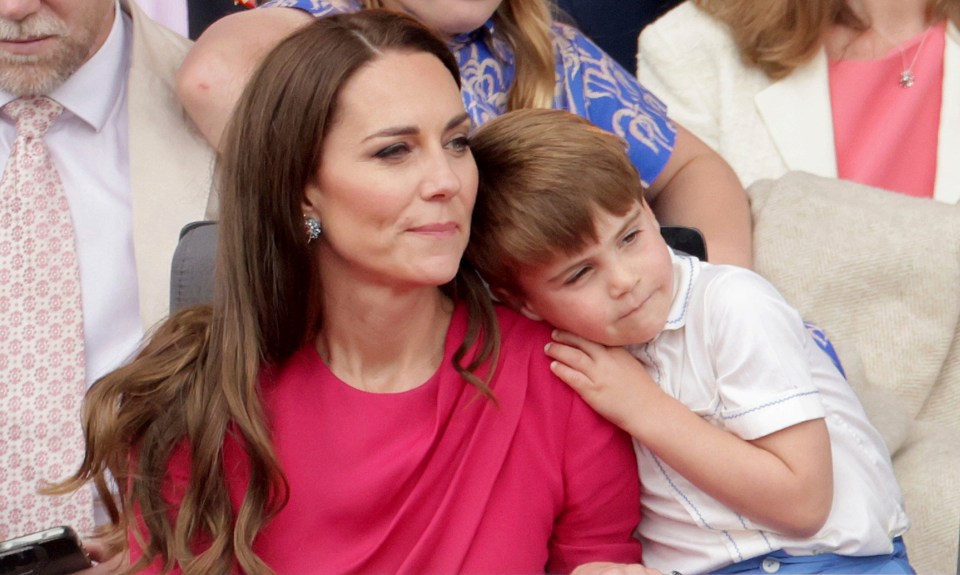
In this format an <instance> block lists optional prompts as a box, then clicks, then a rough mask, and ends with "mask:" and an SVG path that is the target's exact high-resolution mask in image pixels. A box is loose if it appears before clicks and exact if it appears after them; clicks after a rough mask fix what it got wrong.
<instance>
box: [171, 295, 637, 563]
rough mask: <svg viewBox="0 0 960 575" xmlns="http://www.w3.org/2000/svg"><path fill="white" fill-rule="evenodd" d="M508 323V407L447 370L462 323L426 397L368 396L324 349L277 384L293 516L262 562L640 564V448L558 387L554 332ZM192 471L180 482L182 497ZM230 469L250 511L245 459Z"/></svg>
mask: <svg viewBox="0 0 960 575" xmlns="http://www.w3.org/2000/svg"><path fill="white" fill-rule="evenodd" d="M499 316H500V325H501V328H502V330H503V343H502V352H501V361H500V365H499V367H498V369H497V376H496V377H495V379H494V381H493V390H494V393H495V394H496V398H497V402H496V403H494V402H492V401H489V400H487V399H484V398H482V397H478V394H477V392H476V391H475V388H473V387H472V386H470V385H469V384H466V383H465V382H464V381H463V379H462V378H461V377H460V376H459V375H457V374H456V372H455V371H454V370H453V369H452V368H450V367H449V366H450V358H451V357H452V355H453V353H454V352H455V351H456V348H457V346H458V345H459V342H460V341H461V340H462V338H463V336H464V333H465V329H466V314H465V310H464V309H463V308H462V307H461V308H458V310H457V312H456V314H455V316H454V319H453V321H452V324H451V327H450V330H449V333H448V335H447V344H446V359H445V360H444V363H443V367H441V369H440V370H439V371H438V372H437V373H436V374H435V375H434V376H433V377H432V378H431V379H430V380H428V381H427V382H426V383H424V384H423V385H421V386H420V387H418V388H416V389H413V390H410V391H407V392H404V393H397V394H371V393H366V392H363V391H359V390H357V389H355V388H352V387H350V386H348V385H347V384H345V383H344V382H342V381H340V380H338V379H337V378H336V377H335V376H334V375H333V374H332V373H331V372H330V371H329V369H327V367H326V366H325V365H324V363H323V362H322V361H321V359H320V357H319V356H318V355H317V353H316V351H315V350H314V349H313V348H312V347H307V348H304V349H302V350H301V351H300V352H298V353H297V354H296V355H295V356H294V357H293V358H292V359H291V360H290V361H289V362H288V364H287V365H286V366H284V368H283V369H282V370H281V371H280V372H279V373H278V375H277V376H276V378H274V379H272V380H271V381H269V382H265V383H264V385H263V390H264V400H265V404H266V408H267V411H268V413H269V416H270V419H271V421H272V422H273V435H274V440H275V444H276V449H277V453H278V456H279V458H280V461H281V462H282V465H283V468H284V471H285V473H286V476H287V479H288V481H289V483H290V500H289V503H288V504H287V506H286V507H285V508H284V509H283V510H282V511H281V512H280V514H279V515H278V516H277V517H276V518H275V519H274V520H273V521H272V522H271V523H270V524H269V525H268V526H267V527H266V528H265V530H264V531H262V532H261V535H260V537H259V538H258V539H257V541H256V544H255V550H256V551H257V553H258V554H259V555H260V556H261V557H262V558H263V559H264V560H265V561H266V562H267V563H268V564H269V565H270V566H271V567H272V568H273V569H275V570H276V572H277V573H280V574H285V573H289V574H298V575H301V574H310V573H351V572H352V573H419V574H424V573H486V574H493V573H504V574H505V573H537V572H544V571H545V570H546V571H549V572H555V573H556V572H568V571H570V570H571V569H572V568H573V567H575V566H576V565H578V564H581V563H583V562H587V561H591V560H611V561H630V562H635V561H638V560H639V559H640V545H639V543H638V542H637V541H636V540H634V539H632V537H631V533H632V531H633V529H634V527H635V526H636V524H637V522H638V521H639V482H638V480H637V471H636V463H635V460H634V455H633V451H632V448H631V445H630V440H629V438H628V437H627V436H626V435H625V434H623V433H622V432H621V431H619V430H618V429H616V428H614V427H612V426H611V425H610V424H609V423H607V422H606V421H604V420H602V419H601V418H599V417H598V416H597V415H596V414H595V413H594V412H593V411H592V410H590V409H589V408H588V407H587V406H586V404H584V403H583V402H582V401H581V400H580V398H579V397H577V396H576V395H575V394H574V393H573V392H572V391H571V390H570V389H569V388H568V387H567V386H566V385H564V384H563V383H562V382H560V381H559V380H557V379H556V378H554V377H553V376H552V374H551V373H550V371H549V369H548V359H547V358H546V356H545V355H544V353H543V346H544V344H545V343H546V342H547V341H549V329H548V328H547V327H546V326H544V325H542V324H537V323H533V322H531V321H529V320H527V319H525V318H523V317H521V316H519V315H517V314H515V313H513V312H510V311H508V310H505V309H501V310H500V311H499ZM188 457H189V456H188V454H187V453H186V451H185V450H180V452H179V453H178V456H177V458H176V460H175V461H174V462H173V463H172V466H171V474H172V475H173V476H176V477H179V480H178V481H176V482H177V483H180V484H181V486H182V482H183V481H185V479H186V477H187V473H186V463H187V461H188ZM225 458H226V465H227V468H228V470H230V471H229V472H228V477H229V480H230V487H231V492H232V498H233V502H234V505H235V506H239V504H240V502H241V500H242V496H243V493H244V487H245V482H246V480H245V478H244V472H243V471H242V470H243V469H244V464H243V461H244V456H243V454H242V451H241V448H240V446H239V444H237V443H235V442H233V443H228V445H227V451H226V454H225ZM175 491H176V488H175V487H173V486H172V485H169V484H168V493H169V494H171V495H173V498H174V499H175V498H176V496H175V495H174V493H175Z"/></svg>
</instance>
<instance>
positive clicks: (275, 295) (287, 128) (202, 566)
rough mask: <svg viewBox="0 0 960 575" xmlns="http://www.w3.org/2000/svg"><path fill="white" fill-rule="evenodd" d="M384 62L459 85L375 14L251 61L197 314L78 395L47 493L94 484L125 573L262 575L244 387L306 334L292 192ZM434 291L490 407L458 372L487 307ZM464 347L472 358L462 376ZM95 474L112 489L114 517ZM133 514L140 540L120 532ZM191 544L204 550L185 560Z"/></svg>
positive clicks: (278, 479)
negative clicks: (413, 60) (173, 475)
mask: <svg viewBox="0 0 960 575" xmlns="http://www.w3.org/2000/svg"><path fill="white" fill-rule="evenodd" d="M390 51H396V52H410V53H418V52H425V53H429V54H432V55H434V56H436V57H437V58H438V59H439V60H440V61H441V62H442V63H443V64H444V66H445V67H446V68H447V69H448V70H449V71H450V74H451V75H452V76H453V77H454V78H455V79H456V80H457V82H458V84H459V81H460V80H459V70H458V67H457V63H456V61H455V59H454V58H453V56H452V55H451V53H450V52H449V50H448V48H447V46H446V44H445V43H444V42H443V41H442V40H440V39H439V38H437V37H436V36H434V35H433V34H432V33H431V32H429V31H427V30H426V29H425V28H424V27H423V26H422V25H421V24H419V23H417V22H416V21H414V20H413V19H411V18H408V17H406V16H401V15H398V14H393V13H389V12H385V11H381V10H369V11H362V12H360V13H357V14H342V15H337V16H331V17H329V18H322V19H317V20H316V21H315V22H313V23H311V24H310V25H308V26H305V27H304V28H301V29H299V30H298V31H296V32H294V33H293V34H292V35H291V36H290V37H289V38H287V39H286V40H284V41H283V42H282V43H280V44H279V45H278V46H277V47H276V48H274V49H273V50H272V51H271V52H270V54H268V55H267V57H266V58H265V59H264V61H263V62H262V63H261V65H260V67H259V68H258V70H257V71H256V73H255V74H254V76H253V78H252V79H251V80H250V82H249V84H248V85H247V87H246V90H245V91H244V93H243V96H242V97H241V100H240V102H239V103H238V105H237V108H236V110H235V112H234V115H233V117H232V120H231V122H230V124H229V126H228V128H227V132H226V137H225V144H224V148H223V151H222V155H221V157H220V162H219V165H218V170H217V178H218V189H219V193H220V226H219V234H220V235H219V243H218V249H217V264H216V267H217V269H216V277H217V279H216V287H215V296H214V303H213V306H212V308H211V307H200V308H192V309H188V310H185V311H183V312H180V313H178V314H177V315H175V316H174V317H172V318H170V319H169V320H168V321H166V322H164V323H163V324H162V325H161V326H160V327H159V328H158V329H157V331H156V332H155V333H154V334H152V335H151V336H150V338H149V340H148V341H147V343H146V345H145V347H144V348H143V350H142V351H141V352H140V353H139V354H138V356H137V358H135V359H134V361H132V362H131V363H130V364H128V365H127V366H125V367H123V368H121V369H119V370H117V371H115V372H113V373H111V374H109V375H107V376H105V377H104V378H102V379H101V380H99V381H98V382H97V383H96V384H95V385H94V386H93V387H92V388H91V390H90V391H89V392H88V395H87V398H86V399H85V401H84V408H83V409H84V413H83V420H84V429H85V431H84V432H85V435H86V452H85V456H84V461H83V463H82V465H81V468H80V469H79V470H78V471H77V472H76V473H75V474H74V476H73V477H71V478H70V479H68V480H67V481H65V482H64V483H62V484H60V485H57V486H54V488H53V489H52V491H54V492H66V491H69V490H72V489H78V488H81V487H82V486H83V485H84V484H85V483H86V482H88V481H94V482H95V483H96V485H97V487H98V489H99V491H100V493H101V496H102V497H103V498H104V500H105V501H106V503H107V507H108V511H109V513H110V515H111V518H112V520H113V524H114V526H113V529H112V532H111V536H112V538H115V541H118V542H120V544H122V542H124V541H125V533H127V532H130V533H133V534H134V536H135V537H136V538H137V539H138V544H139V546H140V547H141V549H143V551H144V555H143V557H142V558H141V559H140V560H139V561H138V562H137V563H136V564H135V565H133V566H132V567H131V568H130V571H131V572H133V571H138V570H140V569H142V568H143V567H145V566H146V565H148V564H150V563H152V562H153V561H154V560H156V559H157V558H158V557H160V558H162V561H163V565H164V567H165V568H171V567H173V566H174V564H175V563H176V564H178V565H179V566H180V567H181V568H182V569H183V571H184V573H228V572H231V571H232V570H233V569H234V567H235V566H236V565H239V567H240V569H241V570H242V571H243V572H245V573H248V574H254V573H257V574H260V573H270V572H271V570H270V568H269V567H268V566H267V565H266V564H264V563H263V561H261V560H260V558H259V557H257V555H256V554H255V553H254V552H253V548H252V546H253V542H254V539H255V537H256V535H257V533H258V532H259V531H260V529H261V528H262V527H263V526H264V525H265V523H266V522H267V521H268V520H269V518H270V517H271V516H273V515H274V514H276V513H277V512H278V511H279V510H280V509H281V508H282V507H283V505H285V503H286V500H287V483H286V479H285V477H284V475H283V471H282V469H281V468H280V465H279V462H278V461H277V458H276V455H275V453H274V450H273V447H272V443H271V440H270V434H269V427H268V424H267V421H266V418H265V415H264V411H263V406H262V404H261V401H260V394H259V388H258V387H259V381H260V380H259V378H260V377H261V375H262V373H263V372H267V373H269V372H270V370H272V369H275V368H277V367H279V366H282V365H283V364H284V362H285V361H286V360H288V359H289V358H290V357H291V356H292V355H293V354H294V352H295V351H296V350H297V349H299V348H300V346H302V345H304V344H306V343H307V342H310V341H313V339H314V338H315V337H316V335H317V333H318V331H319V330H320V329H322V325H323V318H322V317H321V316H320V310H321V306H320V301H319V300H320V298H321V297H322V293H321V290H320V282H319V281H318V279H319V277H320V273H322V272H321V271H320V270H318V269H317V265H316V263H315V258H314V257H313V255H312V246H308V245H307V236H306V233H305V231H304V223H303V215H302V203H301V202H302V199H303V193H304V190H305V188H306V187H307V184H308V182H310V181H311V179H312V178H314V177H315V176H316V173H317V170H318V168H319V166H320V164H321V162H322V160H323V159H322V146H323V142H324V139H325V137H326V134H327V133H328V131H329V129H330V126H331V123H332V122H334V121H335V119H336V114H337V101H338V97H339V95H340V92H341V91H342V87H343V85H344V84H345V83H346V82H347V81H349V79H350V78H351V77H353V76H354V75H355V74H356V73H357V71H358V70H360V69H361V68H363V67H364V66H366V65H367V64H369V63H370V62H372V61H374V60H376V59H377V58H378V57H380V56H381V55H382V54H383V53H384V52H390ZM425 97H426V96H425ZM441 289H443V290H444V293H446V294H447V295H449V296H450V297H452V298H454V299H455V300H458V301H464V302H465V303H466V305H467V306H468V308H469V314H468V316H469V324H468V329H467V337H466V339H465V341H464V342H463V343H462V344H461V347H460V349H459V350H458V352H457V354H456V355H455V356H454V362H455V367H456V368H457V370H458V372H460V373H461V374H462V375H463V376H464V377H465V378H466V379H467V380H468V381H470V382H471V383H473V384H474V385H476V386H477V387H478V388H479V390H480V391H481V392H482V393H484V394H485V395H490V391H489V388H488V386H487V383H488V379H486V380H482V379H480V378H478V377H477V376H476V375H474V373H473V372H474V371H475V370H478V369H479V368H480V367H481V366H483V365H486V364H487V362H489V364H490V365H495V364H496V358H497V349H498V348H499V331H498V328H497V324H496V318H495V314H494V311H493V307H492V303H491V302H490V298H489V296H488V294H487V292H486V291H485V288H484V286H483V283H482V281H481V280H480V279H479V277H478V276H477V274H476V272H474V271H473V270H472V268H469V267H467V264H466V263H464V264H462V265H461V268H460V271H459V272H458V274H457V277H456V278H455V279H454V280H453V281H452V282H451V283H450V284H448V285H446V286H443V287H442V288H441ZM477 340H481V345H480V351H479V352H478V353H476V354H475V355H474V356H472V357H471V360H470V361H471V363H470V364H469V365H468V366H466V367H463V366H462V365H461V362H462V360H463V359H464V357H465V356H466V355H467V349H468V348H469V347H470V346H471V345H472V343H473V342H476V341H477ZM491 371H492V370H491ZM228 436H231V437H234V438H235V439H236V441H237V442H238V444H239V445H240V446H241V448H243V449H244V450H245V451H246V456H247V461H248V462H249V468H248V472H249V483H248V487H247V490H246V494H245V496H244V499H243V502H242V504H241V506H240V508H239V509H238V510H237V511H236V512H234V509H233V508H232V506H231V501H230V497H229V492H228V488H227V482H226V477H225V473H224V470H223V468H222V463H223V446H224V441H225V439H226V438H227V437H228ZM172 454H173V455H175V456H176V457H180V456H186V457H187V458H189V461H190V463H191V466H190V471H191V475H190V479H189V483H188V484H187V485H185V486H179V487H183V488H184V489H185V490H184V492H183V499H182V502H181V505H180V508H179V513H178V516H177V520H176V522H175V524H173V523H172V522H171V521H170V520H169V516H168V505H167V503H166V501H165V499H164V497H163V494H164V491H163V490H161V485H164V484H165V481H166V472H167V466H168V465H169V461H170V458H171V455H172ZM109 475H112V477H113V478H115V479H116V482H117V484H118V485H119V486H120V488H121V489H120V494H119V497H118V498H119V507H118V506H117V504H116V503H115V501H114V499H113V497H114V495H112V494H111V492H110V491H109V490H108V482H109V481H108V477H109ZM168 487H169V486H168ZM320 488H322V487H320ZM135 508H136V509H137V510H138V511H139V513H140V515H141V516H142V517H143V520H144V522H145V527H146V532H143V531H142V530H141V528H140V527H139V526H138V525H137V524H136V522H135V515H134V510H135ZM198 540H202V541H206V542H209V544H208V545H207V546H206V548H205V549H203V550H202V551H200V552H198V553H195V552H194V551H195V547H194V545H195V544H196V542H197V541H198Z"/></svg>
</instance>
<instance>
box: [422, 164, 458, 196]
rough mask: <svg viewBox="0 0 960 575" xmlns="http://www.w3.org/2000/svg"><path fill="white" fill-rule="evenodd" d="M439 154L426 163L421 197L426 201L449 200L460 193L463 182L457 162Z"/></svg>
mask: <svg viewBox="0 0 960 575" xmlns="http://www.w3.org/2000/svg"><path fill="white" fill-rule="evenodd" d="M456 161H457V159H455V158H450V157H449V156H447V154H443V153H439V154H437V155H436V156H435V157H433V158H431V160H430V161H428V162H427V163H426V166H425V174H424V177H423V184H422V187H421V195H422V196H423V198H424V199H426V200H437V199H447V198H450V197H452V196H454V195H456V194H457V193H459V192H460V187H461V184H462V182H461V180H460V174H459V173H458V172H457V169H456V167H457V166H456V164H455V162H456Z"/></svg>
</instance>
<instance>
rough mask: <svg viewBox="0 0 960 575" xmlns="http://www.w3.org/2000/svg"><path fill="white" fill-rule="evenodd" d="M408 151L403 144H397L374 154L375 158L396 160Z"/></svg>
mask: <svg viewBox="0 0 960 575" xmlns="http://www.w3.org/2000/svg"><path fill="white" fill-rule="evenodd" d="M409 151H410V148H409V147H408V146H407V145H406V144H404V143H397V144H393V145H390V146H387V147H386V148H384V149H382V150H380V151H378V152H377V153H375V154H374V156H375V157H377V158H396V157H398V156H402V155H403V154H405V153H407V152H409Z"/></svg>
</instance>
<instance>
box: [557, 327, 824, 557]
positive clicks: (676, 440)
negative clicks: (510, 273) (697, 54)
mask: <svg viewBox="0 0 960 575" xmlns="http://www.w3.org/2000/svg"><path fill="white" fill-rule="evenodd" d="M554 339H555V340H556V341H555V343H552V344H549V345H548V347H547V355H549V356H550V357H551V358H553V359H554V360H556V361H554V362H553V363H552V364H551V369H552V370H553V372H554V373H555V374H556V375H557V376H558V377H560V379H562V380H563V381H565V382H566V383H567V384H568V385H570V386H571V387H573V389H574V390H576V391H577V393H579V394H580V396H581V397H583V399H584V400H585V401H586V402H587V403H589V404H590V405H591V406H592V407H593V408H594V409H596V410H597V412H599V413H600V414H601V415H603V416H604V417H606V418H607V419H609V420H610V421H611V422H613V423H615V424H616V425H618V426H620V427H621V428H623V429H624V430H625V431H627V432H628V433H629V434H630V435H632V436H633V437H634V438H636V439H637V440H638V441H639V442H640V443H642V444H644V445H645V446H647V447H648V448H649V449H650V450H652V451H653V452H654V453H656V454H657V456H658V457H660V458H661V459H662V460H663V461H664V462H665V463H667V464H668V465H670V467H672V468H674V469H675V470H676V471H677V472H678V473H680V474H681V475H683V476H684V477H686V478H687V479H688V480H689V481H690V482H692V483H693V484H694V485H696V486H697V487H699V488H700V489H702V490H703V491H704V492H705V493H707V494H708V495H710V496H711V497H713V498H715V499H716V500H718V501H720V502H721V503H723V504H724V505H726V506H728V507H730V508H731V509H733V510H734V511H736V512H737V513H740V514H741V515H745V516H747V517H749V518H750V519H752V520H754V521H756V522H758V523H761V524H763V525H765V526H768V527H770V528H773V529H775V530H777V531H778V532H780V533H783V534H785V535H788V536H791V537H797V538H802V537H809V536H812V535H813V534H814V533H816V532H817V531H819V530H820V528H821V527H822V526H823V524H824V522H825V521H826V519H827V516H828V514H829V512H830V508H831V505H832V502H833V468H832V460H831V453H830V440H829V436H828V433H827V427H826V424H825V422H824V420H823V419H815V420H810V421H805V422H803V423H799V424H796V425H793V426H791V427H788V428H785V429H783V430H781V431H777V432H774V433H771V434H770V435H767V436H765V437H761V438H759V439H756V440H753V441H746V440H744V439H741V438H740V437H738V436H736V435H734V434H732V433H730V432H728V431H725V430H722V429H720V428H718V427H715V426H713V425H712V424H710V423H709V422H707V421H705V420H704V419H702V418H701V417H700V416H699V415H697V414H696V413H694V412H692V411H691V410H690V409H688V408H687V407H686V406H685V405H683V404H682V403H680V402H679V401H677V400H676V399H674V398H673V397H670V396H669V395H667V394H666V393H664V392H663V391H662V390H661V389H660V387H659V386H657V384H656V383H655V382H654V381H653V379H652V378H651V377H650V375H649V374H648V373H647V372H646V370H645V369H644V368H643V366H642V365H641V364H640V362H639V361H638V360H637V359H636V358H634V357H633V356H632V355H630V354H629V352H627V351H626V350H624V349H622V348H607V347H605V346H602V345H599V344H596V343H593V342H589V341H587V340H584V339H583V338H580V337H577V336H574V335H572V334H569V333H566V332H556V334H555V336H554Z"/></svg>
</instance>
